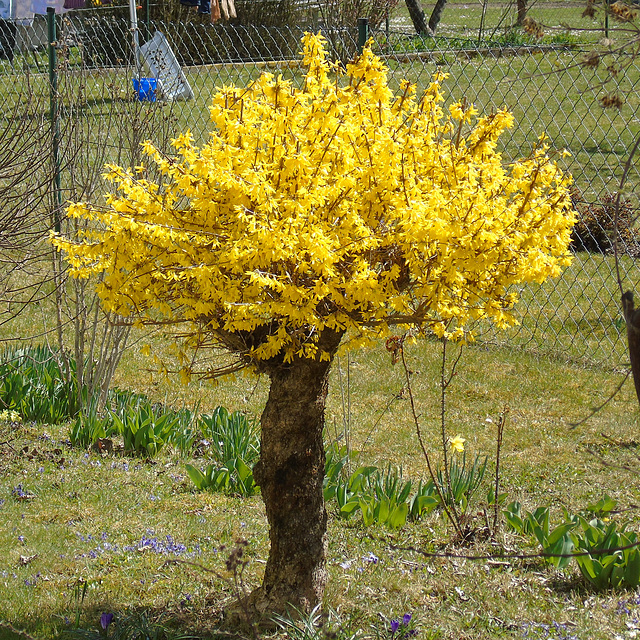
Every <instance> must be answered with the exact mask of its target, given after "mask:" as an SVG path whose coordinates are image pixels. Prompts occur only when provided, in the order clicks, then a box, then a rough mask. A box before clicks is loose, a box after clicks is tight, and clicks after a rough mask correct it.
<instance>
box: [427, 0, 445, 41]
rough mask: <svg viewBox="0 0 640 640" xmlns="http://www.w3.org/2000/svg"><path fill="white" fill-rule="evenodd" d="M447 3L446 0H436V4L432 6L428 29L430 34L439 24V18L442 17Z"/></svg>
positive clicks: (433, 32)
mask: <svg viewBox="0 0 640 640" xmlns="http://www.w3.org/2000/svg"><path fill="white" fill-rule="evenodd" d="M446 4H447V0H437V2H436V6H435V7H433V11H432V12H431V17H430V18H429V31H430V32H431V34H435V32H436V29H437V28H438V25H439V24H440V19H441V18H442V12H443V11H444V8H445V6H446Z"/></svg>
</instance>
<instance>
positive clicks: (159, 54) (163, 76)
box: [140, 31, 193, 100]
mask: <svg viewBox="0 0 640 640" xmlns="http://www.w3.org/2000/svg"><path fill="white" fill-rule="evenodd" d="M140 55H141V56H142V59H143V60H144V61H145V63H146V64H147V66H148V67H149V71H150V72H151V75H152V76H153V77H154V78H157V79H158V88H159V89H160V91H161V92H162V95H163V97H164V98H165V100H191V98H193V90H192V89H191V87H190V86H189V83H188V82H187V78H186V77H185V75H184V73H183V72H182V69H181V68H180V65H179V64H178V60H177V59H176V56H175V54H174V53H173V51H172V50H171V47H170V46H169V42H168V41H167V39H166V37H165V35H164V33H161V32H160V31H156V32H155V34H154V36H153V38H151V40H149V42H147V43H146V44H143V45H142V46H141V47H140Z"/></svg>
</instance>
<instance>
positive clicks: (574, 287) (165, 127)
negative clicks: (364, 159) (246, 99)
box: [0, 3, 640, 367]
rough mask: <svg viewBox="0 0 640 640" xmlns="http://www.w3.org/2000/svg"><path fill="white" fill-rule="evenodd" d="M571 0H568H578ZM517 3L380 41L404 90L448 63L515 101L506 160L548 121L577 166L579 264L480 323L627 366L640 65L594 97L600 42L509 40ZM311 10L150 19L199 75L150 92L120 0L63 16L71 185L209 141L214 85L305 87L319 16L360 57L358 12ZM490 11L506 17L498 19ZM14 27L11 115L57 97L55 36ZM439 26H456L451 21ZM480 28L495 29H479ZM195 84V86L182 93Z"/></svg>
mask: <svg viewBox="0 0 640 640" xmlns="http://www.w3.org/2000/svg"><path fill="white" fill-rule="evenodd" d="M561 4H562V6H563V7H564V8H565V9H566V8H567V7H568V6H570V7H572V8H573V7H574V4H575V6H576V7H577V6H578V3H561ZM555 6H556V5H554V6H553V7H552V6H551V5H548V4H545V5H543V3H537V4H536V3H530V4H529V9H528V10H529V12H530V14H534V12H535V11H540V12H543V11H544V14H543V15H542V14H541V15H542V17H544V19H545V20H547V21H548V20H550V19H551V18H550V16H551V17H552V11H551V10H552V9H553V8H554V7H555ZM516 9H517V3H512V4H510V5H509V11H511V13H509V14H508V16H507V17H504V15H503V14H504V11H505V7H501V8H496V12H498V13H496V16H497V17H496V18H492V17H491V15H490V14H489V13H486V14H485V16H484V22H483V24H482V25H477V24H473V25H471V26H469V24H467V25H466V27H467V28H466V30H458V31H456V32H455V35H454V36H450V35H441V36H439V37H438V38H428V37H425V36H418V35H417V34H416V33H415V31H411V29H410V28H409V27H406V28H405V27H402V25H400V26H399V25H398V23H397V22H394V20H393V19H389V20H387V21H384V20H382V21H380V28H379V29H377V30H375V31H372V32H371V36H372V37H373V41H374V44H373V46H374V48H375V50H376V52H377V53H378V54H379V55H380V56H381V57H382V58H383V59H384V60H385V61H386V63H387V65H388V68H389V78H390V84H391V85H392V87H394V88H397V87H398V86H399V83H400V81H401V80H402V79H405V78H406V79H408V80H410V81H411V82H413V83H415V84H416V85H417V90H418V92H420V90H421V89H423V88H424V87H425V86H426V85H427V84H428V83H429V82H430V81H431V79H432V78H433V75H434V74H435V73H436V72H445V73H446V74H448V75H447V78H446V80H444V83H443V86H444V90H445V93H446V95H447V101H448V102H451V101H454V100H458V99H460V98H462V97H464V98H465V99H466V100H467V101H468V102H473V103H475V104H476V106H477V107H478V109H479V110H480V111H481V112H487V111H492V110H495V109H496V108H499V107H503V106H506V107H508V108H509V109H510V110H511V111H512V112H513V113H514V115H515V118H516V123H517V124H516V125H515V127H514V128H513V129H512V130H511V131H510V132H509V134H508V135H506V136H505V139H504V141H503V143H502V144H503V147H502V153H503V156H504V158H505V160H506V161H512V160H514V159H516V158H518V157H521V156H524V155H527V154H528V153H529V152H530V151H531V149H532V147H533V145H534V143H535V142H536V141H537V140H538V138H539V136H540V135H542V134H543V133H546V135H547V136H548V142H549V145H550V149H551V151H552V152H559V151H561V150H563V149H566V150H568V151H569V152H570V156H569V157H562V156H561V155H558V159H557V161H558V163H559V164H560V165H561V166H562V167H563V168H564V169H566V170H567V171H569V172H571V173H572V175H573V177H574V182H575V184H574V187H573V199H574V204H575V206H576V208H577V210H578V212H579V214H580V222H579V224H578V226H577V228H576V231H575V232H574V241H573V251H574V254H575V259H574V261H573V264H572V265H571V266H570V267H569V268H568V269H567V270H566V271H565V272H564V273H563V274H562V276H561V277H560V278H558V279H556V280H554V281H551V282H548V283H545V284H544V285H530V286H525V287H522V288H521V291H520V297H521V301H520V303H519V304H518V305H517V307H516V315H517V317H518V320H519V325H518V326H517V327H515V328H513V329H511V330H509V331H507V332H501V333H496V332H494V331H493V330H492V329H491V327H484V326H479V327H478V334H479V337H480V339H482V340H486V341H490V342H495V343H500V344H507V345H510V346H514V347H515V346H517V347H522V348H526V349H535V350H536V351H538V352H544V353H548V354H554V355H557V356H558V357H562V358H570V359H574V360H579V361H582V362H590V363H596V364H599V365H605V366H609V367H616V366H618V365H620V364H621V363H623V362H625V361H626V359H627V356H626V355H625V351H626V350H625V340H624V323H623V321H622V319H621V312H620V304H619V300H620V291H619V287H618V284H617V279H616V273H615V264H614V259H613V257H612V247H613V240H612V239H613V232H614V229H613V215H614V211H615V202H614V201H615V195H616V193H617V191H618V190H619V184H620V180H621V177H622V173H623V168H624V163H625V161H626V159H627V157H628V156H629V153H630V151H631V149H632V147H633V144H634V142H635V139H636V137H637V136H638V135H639V134H640V131H639V127H638V122H637V118H636V115H635V114H636V112H637V108H638V97H637V93H638V92H637V83H638V77H639V73H638V65H637V64H636V62H635V60H632V59H631V60H629V65H628V67H627V69H626V72H625V73H624V74H622V75H621V76H620V77H618V78H615V79H613V84H614V85H615V87H614V89H613V90H617V91H620V92H621V93H623V94H624V95H625V96H626V102H625V104H624V105H623V106H622V108H621V109H619V110H606V109H603V108H602V107H601V106H600V105H599V103H598V99H597V97H598V96H597V93H598V86H599V82H600V81H601V79H602V78H601V77H599V76H598V73H599V72H598V71H594V70H593V69H590V68H587V67H585V66H584V65H583V64H581V62H582V61H583V59H584V55H585V53H587V52H588V51H590V50H591V47H592V45H591V44H590V43H589V42H581V43H579V44H576V43H575V42H572V41H570V40H569V41H567V40H566V39H565V40H564V41H562V42H557V43H554V42H530V41H529V42H526V43H524V44H523V43H517V42H513V43H509V42H505V41H504V39H503V40H502V41H500V42H496V41H495V39H492V38H490V37H488V36H487V34H488V35H491V33H493V35H495V34H496V33H498V31H499V29H498V27H496V26H495V25H496V24H497V25H498V26H499V25H500V21H502V22H503V23H506V22H509V21H511V22H513V18H514V14H513V11H514V10H516ZM572 10H573V9H572ZM499 11H502V12H503V13H502V14H501V13H499ZM476 14H477V12H476ZM560 14H562V12H561V11H560ZM505 15H506V14H505ZM501 16H502V17H501ZM509 16H510V17H509ZM565 16H566V14H565ZM457 17H458V18H460V16H457ZM298 18H299V19H297V20H296V24H295V25H294V26H289V27H282V26H280V27H276V26H270V25H269V24H261V23H254V24H245V25H241V24H229V23H221V24H211V22H210V20H209V19H208V17H206V16H205V17H204V18H202V19H201V18H198V19H190V20H189V21H184V20H180V21H172V22H159V21H151V20H149V21H146V20H145V21H143V22H142V23H141V24H140V34H139V36H140V37H139V40H140V44H141V45H142V47H143V48H144V47H145V46H146V45H147V44H148V43H149V42H150V41H151V40H152V38H154V37H156V34H158V33H160V34H162V37H163V38H164V39H165V40H166V43H167V46H168V49H169V51H170V53H171V55H173V56H174V59H171V60H170V59H168V58H166V56H165V57H162V56H161V57H160V58H159V59H158V60H159V62H158V61H156V62H158V64H159V65H160V67H162V65H163V64H164V65H165V67H163V68H162V69H161V71H162V72H167V73H168V72H169V71H171V69H172V68H173V66H175V65H177V69H178V70H179V72H180V73H181V74H183V78H184V82H186V84H187V85H188V87H189V89H190V93H189V92H187V93H185V94H184V95H174V96H173V97H174V98H175V99H173V100H167V99H166V98H167V95H166V93H167V82H166V80H165V81H163V82H161V83H160V85H159V86H156V88H155V90H152V91H151V92H149V93H141V92H140V91H139V90H138V91H136V90H134V80H135V81H138V80H139V78H138V70H137V67H136V64H135V58H134V55H133V47H132V32H131V28H130V24H129V20H128V18H127V15H126V13H123V11H122V9H121V8H120V9H117V10H116V9H115V8H114V9H113V10H111V11H110V12H103V13H99V12H91V11H85V12H81V11H79V12H69V13H67V14H65V15H64V16H59V17H58V30H59V34H58V41H57V42H56V43H55V44H56V50H57V54H58V68H57V70H56V71H57V74H58V75H57V77H58V93H57V100H58V106H59V115H60V121H59V126H60V153H61V157H62V163H61V164H62V167H63V175H62V189H63V199H64V200H65V201H73V200H81V199H94V200H95V199H99V198H101V197H102V195H103V191H104V188H105V187H104V184H103V182H102V180H101V173H102V171H103V168H104V166H105V164H107V163H117V164H121V165H125V166H136V165H137V164H139V163H140V162H141V160H142V158H141V151H140V143H141V142H143V141H144V140H146V139H151V140H153V141H154V142H155V143H156V145H157V146H159V147H160V148H161V149H166V150H168V149H169V142H170V139H171V138H172V137H173V136H175V135H176V134H177V133H179V132H183V131H185V130H187V129H189V130H190V131H191V132H192V135H193V137H194V139H195V141H196V143H197V144H202V143H204V142H205V141H206V140H207V137H208V131H209V113H208V105H209V103H210V101H211V97H212V95H213V93H214V92H215V90H216V87H219V86H221V85H225V84H236V85H239V86H243V85H246V84H247V83H249V82H251V80H253V79H255V78H257V77H258V76H259V74H260V73H262V72H264V71H268V72H271V73H276V74H282V75H283V76H284V77H286V78H289V79H291V80H292V81H293V82H294V83H296V84H297V85H298V86H300V85H301V83H302V79H303V73H304V70H303V68H302V66H301V61H300V55H299V52H300V49H301V45H300V39H301V37H302V35H303V33H304V32H305V31H306V30H312V29H313V30H317V29H320V30H322V31H323V33H324V34H325V35H326V37H327V38H328V40H329V43H330V48H331V51H332V55H333V56H334V58H336V59H338V60H341V61H343V62H347V61H348V60H350V59H352V58H353V55H354V54H355V52H356V50H357V28H356V27H355V26H354V27H353V28H351V27H347V28H345V27H336V26H331V25H327V24H323V21H322V14H321V12H319V11H317V10H314V5H313V4H311V3H309V4H307V5H305V6H304V12H302V13H300V14H299V16H298ZM507 18H508V20H507ZM561 18H562V15H561V16H560V18H558V20H557V22H558V23H559V22H560V20H561ZM516 19H517V16H516ZM458 21H459V20H458ZM511 22H509V24H511ZM4 24H5V26H6V21H5V23H4ZM490 24H493V25H494V27H493V29H492V30H491V31H490V30H489V27H488V26H487V25H490ZM14 26H15V34H14V35H15V39H14V40H11V37H10V36H9V41H7V37H6V36H3V35H2V34H3V33H4V32H3V30H2V29H0V45H1V46H2V47H3V57H4V59H2V60H0V117H1V118H2V119H3V121H5V122H7V121H9V120H11V119H12V118H15V116H16V113H20V108H21V96H23V95H24V92H25V91H28V92H30V93H31V94H33V95H37V96H40V97H41V98H42V99H43V100H44V99H46V98H47V96H48V95H49V79H48V75H47V56H46V47H45V45H46V38H45V39H44V40H42V38H40V39H38V35H37V32H35V33H30V34H27V33H22V32H21V30H22V31H24V28H23V27H22V26H20V25H17V24H16V25H14ZM463 26H464V25H463ZM401 27H402V28H401ZM480 27H482V29H481V28H480ZM449 31H450V32H453V31H452V30H451V29H450V30H449ZM441 32H442V33H445V34H446V33H447V28H446V25H445V24H443V25H442V29H441ZM501 33H503V34H504V33H506V32H505V31H504V29H503V30H502V32H501ZM469 34H471V35H472V37H468V36H469ZM483 34H484V36H487V37H481V36H483ZM3 38H4V40H3ZM163 55H164V54H163ZM174 71H175V69H174ZM142 73H143V76H145V75H146V76H148V77H151V76H152V74H151V73H150V71H149V68H148V66H143V67H142ZM158 73H160V72H159V71H158V69H156V75H157V74H158ZM163 92H164V93H163ZM184 97H187V98H188V99H181V98H184ZM638 181H639V176H638V167H637V166H636V165H635V164H634V166H632V167H631V170H630V171H629V174H628V176H627V182H626V185H625V189H624V196H623V198H622V203H623V205H622V207H621V220H622V222H623V224H622V231H621V237H620V250H621V254H622V255H621V259H620V267H621V275H622V280H623V283H624V286H625V287H626V288H630V289H633V287H634V285H635V283H636V282H637V281H638V279H639V278H638V276H639V275H640V274H639V273H638V265H637V260H636V257H637V256H638V255H640V246H639V244H638V238H637V236H636V233H637V232H636V227H635V224H634V223H635V215H636V213H637V209H638V202H637V195H636V194H637V193H638V189H637V187H638Z"/></svg>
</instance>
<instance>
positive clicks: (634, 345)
mask: <svg viewBox="0 0 640 640" xmlns="http://www.w3.org/2000/svg"><path fill="white" fill-rule="evenodd" d="M622 310H623V312H624V319H625V322H626V324H627V341H628V342H629V359H630V360H631V372H632V373H633V383H634V384H635V387H636V396H637V397H638V403H640V309H635V308H634V304H633V293H632V292H631V291H625V292H624V293H623V294H622Z"/></svg>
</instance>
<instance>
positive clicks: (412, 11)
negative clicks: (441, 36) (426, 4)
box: [405, 0, 447, 36]
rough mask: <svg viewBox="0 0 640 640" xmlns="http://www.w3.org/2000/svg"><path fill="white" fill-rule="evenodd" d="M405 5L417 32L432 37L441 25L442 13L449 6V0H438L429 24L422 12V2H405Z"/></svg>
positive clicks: (418, 0)
mask: <svg viewBox="0 0 640 640" xmlns="http://www.w3.org/2000/svg"><path fill="white" fill-rule="evenodd" d="M405 3H406V5H407V10H408V11H409V17H410V18H411V22H413V27H414V29H415V30H416V32H417V33H422V34H425V35H430V36H432V35H435V32H436V30H437V28H438V25H439V24H440V19H441V18H442V12H443V11H444V8H445V6H446V5H447V0H436V4H435V6H434V7H433V11H432V12H431V17H430V18H429V22H427V18H426V16H425V13H424V11H423V10H422V6H421V4H420V0H405Z"/></svg>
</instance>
